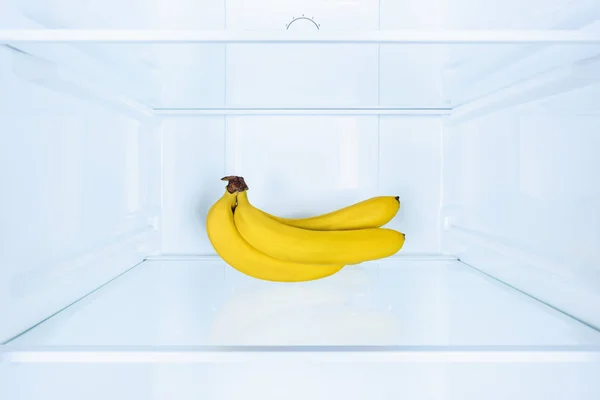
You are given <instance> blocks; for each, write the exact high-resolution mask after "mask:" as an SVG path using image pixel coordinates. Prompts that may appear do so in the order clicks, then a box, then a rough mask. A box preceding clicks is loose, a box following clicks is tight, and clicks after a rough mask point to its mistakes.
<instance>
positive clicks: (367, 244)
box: [234, 191, 404, 264]
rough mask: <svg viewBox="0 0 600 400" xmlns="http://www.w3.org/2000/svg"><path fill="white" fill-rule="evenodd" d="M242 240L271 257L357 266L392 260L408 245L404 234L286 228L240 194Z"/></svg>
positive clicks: (378, 230) (238, 212)
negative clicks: (358, 264)
mask: <svg viewBox="0 0 600 400" xmlns="http://www.w3.org/2000/svg"><path fill="white" fill-rule="evenodd" d="M234 221H235V225H236V227H237V229H238V232H239V233H240V234H241V236H242V237H243V238H244V239H245V240H246V242H248V243H249V244H250V245H251V246H252V247H254V248H255V249H257V250H258V251H261V252H263V253H265V254H268V255H270V256H271V257H274V258H277V259H280V260H286V261H294V262H304V263H320V264H356V263H360V262H363V261H367V260H375V259H379V258H384V257H388V256H391V255H392V254H394V253H396V252H397V251H398V250H400V249H401V248H402V246H403V245H404V234H403V233H400V232H397V231H394V230H391V229H384V228H370V229H357V230H346V231H312V230H308V229H301V228H296V227H293V226H289V225H285V224H282V223H281V222H279V221H276V220H274V219H272V218H271V217H269V216H268V215H267V214H265V213H264V212H262V211H261V210H259V209H257V208H255V207H254V206H252V205H251V204H250V203H249V202H248V197H247V192H246V191H242V192H240V193H238V204H237V207H236V209H235V214H234Z"/></svg>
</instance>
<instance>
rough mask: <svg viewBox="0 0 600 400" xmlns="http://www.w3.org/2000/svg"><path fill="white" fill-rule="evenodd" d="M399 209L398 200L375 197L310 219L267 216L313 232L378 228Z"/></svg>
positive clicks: (388, 197) (389, 219)
mask: <svg viewBox="0 0 600 400" xmlns="http://www.w3.org/2000/svg"><path fill="white" fill-rule="evenodd" d="M399 209H400V198H399V197H394V196H377V197H373V198H370V199H368V200H364V201H361V202H358V203H356V204H353V205H351V206H348V207H344V208H340V209H339V210H337V211H332V212H330V213H327V214H322V215H317V216H315V217H310V218H282V217H277V216H275V215H271V214H268V213H265V214H267V215H268V216H269V217H271V218H273V219H275V220H276V221H279V222H281V223H283V224H286V225H290V226H295V227H296V228H303V229H311V230H314V231H334V230H352V229H366V228H379V227H380V226H383V225H385V224H387V223H388V222H390V221H391V220H392V218H394V216H395V215H396V214H397V213H398V210H399Z"/></svg>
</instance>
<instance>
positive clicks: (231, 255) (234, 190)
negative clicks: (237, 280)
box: [206, 176, 404, 282]
mask: <svg viewBox="0 0 600 400" xmlns="http://www.w3.org/2000/svg"><path fill="white" fill-rule="evenodd" d="M222 180H224V181H228V182H229V183H228V185H227V188H226V190H225V194H224V195H223V196H222V197H221V198H220V199H219V200H218V201H217V202H216V203H215V204H214V205H213V206H212V207H211V209H210V210H209V212H208V217H207V219H206V230H207V232H208V237H209V239H210V241H211V243H212V245H213V247H214V249H215V251H216V252H217V254H219V255H220V256H221V258H223V260H224V261H225V262H226V263H228V264H229V265H231V266H232V267H233V268H235V269H237V270H238V271H240V272H242V273H244V274H246V275H249V276H252V277H254V278H258V279H263V280H268V281H278V282H301V281H310V280H314V279H319V278H324V277H326V276H330V275H333V274H334V273H336V272H338V271H339V270H341V269H342V268H343V267H344V265H349V264H358V263H361V262H363V261H368V260H376V259H380V258H384V257H388V256H391V255H392V254H395V253H396V252H398V251H399V250H400V249H401V248H402V246H403V245H404V234H403V233H400V232H397V231H395V230H392V229H384V228H381V226H383V225H385V224H386V223H388V222H389V221H390V220H391V219H392V218H393V217H394V216H395V215H396V213H397V212H398V209H399V208H400V200H399V198H398V197H392V196H380V197H374V198H371V199H369V200H365V201H362V202H360V203H356V204H354V205H351V206H349V207H345V208H342V209H340V210H337V211H334V212H331V213H328V214H323V215H319V216H316V217H311V218H302V219H289V218H280V217H276V216H273V215H270V214H267V213H266V212H264V211H261V210H259V209H258V208H256V207H254V206H252V204H250V202H249V201H248V186H247V185H246V183H245V181H244V178H242V177H238V176H226V177H224V178H222Z"/></svg>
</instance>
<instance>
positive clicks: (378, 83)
mask: <svg viewBox="0 0 600 400" xmlns="http://www.w3.org/2000/svg"><path fill="white" fill-rule="evenodd" d="M377 29H378V30H381V0H379V1H378V2H377ZM377 107H381V45H380V44H378V45H377ZM380 129H381V114H378V115H377V183H376V185H377V186H376V189H377V194H379V189H380V186H379V183H380V182H379V181H380V177H379V175H380V165H381V133H380V132H381V131H380Z"/></svg>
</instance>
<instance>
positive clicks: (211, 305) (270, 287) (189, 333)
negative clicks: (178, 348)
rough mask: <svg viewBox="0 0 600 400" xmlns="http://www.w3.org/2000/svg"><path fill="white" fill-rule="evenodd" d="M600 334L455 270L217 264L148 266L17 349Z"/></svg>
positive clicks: (437, 264) (397, 264) (504, 341)
mask: <svg viewBox="0 0 600 400" xmlns="http://www.w3.org/2000/svg"><path fill="white" fill-rule="evenodd" d="M584 344H596V345H597V344H600V333H598V332H597V331H595V330H592V329H590V328H588V327H586V326H585V325H582V324H580V323H578V322H577V321H575V320H573V319H570V318H568V317H566V316H565V315H563V314H560V313H558V312H556V311H554V310H552V309H551V308H549V307H547V306H545V305H543V304H541V303H538V302H536V301H534V300H532V299H530V298H528V297H527V296H525V295H523V294H521V293H518V292H516V291H514V290H512V289H510V288H508V287H506V286H504V285H502V284H499V283H498V282H497V281H494V280H492V279H490V278H488V277H486V276H485V275H482V274H480V273H479V272H477V271H475V270H473V269H471V268H469V267H467V266H465V265H463V264H461V263H459V262H449V261H403V260H400V259H389V260H385V261H381V262H373V263H367V264H362V265H360V266H354V267H346V268H345V269H343V270H342V271H341V272H340V273H338V274H336V275H334V276H332V277H330V278H327V279H323V280H320V281H315V282H306V283H300V284H277V283H269V282H262V281H258V280H255V279H252V278H249V277H246V276H245V275H242V274H240V273H238V272H237V271H235V270H234V269H232V268H230V267H228V266H226V265H225V264H224V263H223V262H221V261H219V260H218V259H213V260H210V259H206V260H204V261H170V262H169V261H151V262H150V261H147V262H145V263H143V264H142V265H140V266H139V267H136V268H135V269H133V270H132V271H130V272H128V273H127V274H125V275H123V276H121V277H120V278H118V279H117V280H115V281H113V282H112V283H110V284H109V285H107V286H105V287H104V288H102V289H100V290H98V291H97V292H95V293H93V294H91V295H90V296H88V297H87V298H85V299H83V300H81V301H80V302H78V303H77V304H75V305H74V306H72V307H70V308H69V309H67V310H65V311H63V312H61V313H60V314H58V315H56V316H55V317H53V318H52V319H50V320H48V321H46V322H44V323H43V324H41V325H39V326H38V327H36V328H35V329H33V330H31V331H29V332H28V333H26V334H25V335H23V336H21V337H19V338H18V339H16V340H15V341H13V342H11V343H10V345H16V346H28V345H68V346H77V345H105V346H144V345H153V346H160V345H183V346H185V345H188V346H190V345H231V346H240V345H350V346H356V345H413V346H415V345H454V346H460V345H584Z"/></svg>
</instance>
